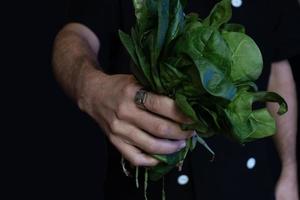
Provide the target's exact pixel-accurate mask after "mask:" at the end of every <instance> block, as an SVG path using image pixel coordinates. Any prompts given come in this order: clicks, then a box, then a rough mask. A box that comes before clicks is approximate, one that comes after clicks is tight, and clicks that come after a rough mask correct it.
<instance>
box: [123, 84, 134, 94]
mask: <svg viewBox="0 0 300 200" xmlns="http://www.w3.org/2000/svg"><path fill="white" fill-rule="evenodd" d="M134 89H135V88H134V84H133V83H129V84H127V85H126V86H125V87H124V89H123V94H124V95H125V96H126V97H132V96H133V95H134Z"/></svg>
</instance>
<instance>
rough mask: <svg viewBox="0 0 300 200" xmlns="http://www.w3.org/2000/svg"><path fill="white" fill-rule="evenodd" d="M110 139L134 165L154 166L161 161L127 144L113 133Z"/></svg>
mask: <svg viewBox="0 0 300 200" xmlns="http://www.w3.org/2000/svg"><path fill="white" fill-rule="evenodd" d="M110 141H111V142H112V143H113V145H114V146H115V147H116V148H117V149H118V150H119V151H120V152H121V154H122V155H123V156H124V158H125V159H126V160H128V161H129V162H130V163H131V164H132V165H134V166H144V167H154V166H156V165H157V164H158V163H159V161H158V160H156V159H155V158H153V157H151V156H149V155H146V154H144V153H142V152H141V150H139V149H137V148H136V147H134V146H131V145H129V144H127V143H126V142H124V141H122V139H120V138H118V137H116V136H114V135H112V134H111V137H110Z"/></svg>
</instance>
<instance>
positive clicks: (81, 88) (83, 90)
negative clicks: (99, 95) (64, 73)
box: [75, 62, 108, 113]
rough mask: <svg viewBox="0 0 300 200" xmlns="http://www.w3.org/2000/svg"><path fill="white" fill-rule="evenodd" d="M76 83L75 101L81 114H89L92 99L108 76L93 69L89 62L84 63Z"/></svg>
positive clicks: (93, 65) (93, 66)
mask: <svg viewBox="0 0 300 200" xmlns="http://www.w3.org/2000/svg"><path fill="white" fill-rule="evenodd" d="M78 76H79V77H78V81H77V83H76V89H75V90H76V95H75V97H76V98H75V101H76V103H77V106H78V107H79V109H80V110H82V111H83V112H87V113H89V112H90V110H91V107H92V104H93V103H92V102H93V99H94V98H93V97H94V95H95V94H96V90H97V89H98V87H95V86H96V85H100V84H101V82H102V81H104V79H105V78H106V77H107V76H108V75H106V74H105V73H104V72H102V71H101V70H99V69H97V68H96V67H95V64H93V63H91V62H85V63H84V64H83V66H82V68H81V70H80V73H79V75H78Z"/></svg>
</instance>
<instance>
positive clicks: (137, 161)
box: [78, 72, 193, 166]
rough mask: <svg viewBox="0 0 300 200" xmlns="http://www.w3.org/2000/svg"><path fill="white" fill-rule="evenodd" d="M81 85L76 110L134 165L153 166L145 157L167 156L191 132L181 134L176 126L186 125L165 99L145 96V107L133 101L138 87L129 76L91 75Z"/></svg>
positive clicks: (153, 95) (156, 96) (182, 143)
mask: <svg viewBox="0 0 300 200" xmlns="http://www.w3.org/2000/svg"><path fill="white" fill-rule="evenodd" d="M93 73H94V74H91V75H90V76H88V79H87V80H86V81H85V84H83V88H82V90H81V91H83V92H82V93H81V95H80V99H79V101H78V104H79V107H80V108H81V109H82V110H83V111H85V112H87V113H88V114H89V115H91V116H92V118H94V119H95V120H96V121H97V122H98V124H99V125H100V126H101V127H102V128H103V129H104V130H105V132H106V134H107V136H108V138H109V140H110V141H111V142H112V143H113V144H114V146H115V147H116V148H117V149H118V150H119V151H120V152H121V153H122V155H123V156H124V157H125V158H126V159H127V160H128V161H129V162H131V163H132V164H133V165H135V166H155V165H156V164H158V161H157V160H156V159H154V158H152V157H151V156H149V155H147V154H148V153H149V154H171V153H174V152H177V151H179V150H181V149H182V148H184V147H185V145H186V144H185V140H186V139H187V138H189V137H191V136H192V134H193V132H192V131H188V132H187V131H182V130H181V128H180V126H179V123H188V122H189V119H188V118H187V117H185V116H184V115H183V114H182V113H181V112H180V111H179V110H178V108H177V107H176V106H175V102H174V101H173V100H172V99H170V98H168V97H165V96H160V95H156V94H153V93H150V92H149V93H148V94H147V99H146V102H145V107H146V108H147V110H148V111H145V110H142V109H140V108H138V107H137V105H136V104H135V102H134V96H135V94H136V92H137V91H138V90H139V89H140V88H141V86H140V85H139V84H138V83H137V81H136V80H135V78H134V77H133V76H132V75H112V76H108V75H103V73H102V72H101V75H100V74H97V73H95V72H93Z"/></svg>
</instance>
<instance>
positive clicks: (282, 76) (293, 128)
mask: <svg viewBox="0 0 300 200" xmlns="http://www.w3.org/2000/svg"><path fill="white" fill-rule="evenodd" d="M268 90H270V91H275V92H277V93H279V94H280V95H281V96H283V97H284V99H285V100H286V102H287V104H288V107H289V110H288V112H287V113H286V114H285V115H283V116H278V115H277V114H276V112H277V108H278V106H277V105H274V104H268V108H269V109H270V111H271V113H272V114H273V116H274V117H275V119H276V124H277V133H276V135H275V136H274V142H275V145H276V147H277V150H278V153H279V156H280V159H281V162H282V168H283V170H284V171H289V173H297V170H296V167H297V162H296V137H297V136H296V135H297V95H296V86H295V81H294V78H293V75H292V70H291V67H290V65H289V63H288V61H282V62H278V63H273V65H272V70H271V76H270V80H269V87H268Z"/></svg>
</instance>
